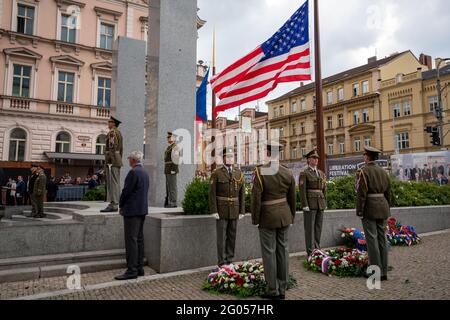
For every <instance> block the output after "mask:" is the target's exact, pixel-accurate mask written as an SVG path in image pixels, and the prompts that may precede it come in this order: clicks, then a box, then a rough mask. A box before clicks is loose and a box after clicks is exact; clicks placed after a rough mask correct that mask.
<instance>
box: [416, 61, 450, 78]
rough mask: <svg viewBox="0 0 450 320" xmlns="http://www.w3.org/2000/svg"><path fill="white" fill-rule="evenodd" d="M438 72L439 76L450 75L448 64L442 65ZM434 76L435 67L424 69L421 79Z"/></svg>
mask: <svg viewBox="0 0 450 320" xmlns="http://www.w3.org/2000/svg"><path fill="white" fill-rule="evenodd" d="M440 74H441V77H442V76H447V75H450V64H448V65H446V66H445V67H442V68H441V69H440ZM435 78H437V69H433V70H430V71H425V72H423V73H422V79H423V80H429V79H435Z"/></svg>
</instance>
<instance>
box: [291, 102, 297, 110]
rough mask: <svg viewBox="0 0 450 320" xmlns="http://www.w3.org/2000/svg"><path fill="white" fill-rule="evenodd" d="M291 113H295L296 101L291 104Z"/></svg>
mask: <svg viewBox="0 0 450 320" xmlns="http://www.w3.org/2000/svg"><path fill="white" fill-rule="evenodd" d="M291 113H297V102H296V101H293V102H292V104H291Z"/></svg>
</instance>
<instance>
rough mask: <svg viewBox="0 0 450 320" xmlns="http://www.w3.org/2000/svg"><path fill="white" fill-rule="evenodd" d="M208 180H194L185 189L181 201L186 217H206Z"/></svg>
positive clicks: (207, 211) (207, 210)
mask: <svg viewBox="0 0 450 320" xmlns="http://www.w3.org/2000/svg"><path fill="white" fill-rule="evenodd" d="M208 189H209V180H205V181H202V180H201V179H199V178H195V179H194V180H193V181H192V182H191V183H190V184H189V185H188V186H187V187H186V193H185V196H184V200H183V204H182V205H183V210H184V214H186V215H208V214H210V212H209V203H208V194H209V190H208Z"/></svg>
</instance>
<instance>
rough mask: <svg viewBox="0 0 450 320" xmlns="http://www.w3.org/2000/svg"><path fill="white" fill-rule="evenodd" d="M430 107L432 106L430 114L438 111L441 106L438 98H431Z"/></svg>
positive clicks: (429, 99) (429, 100)
mask: <svg viewBox="0 0 450 320" xmlns="http://www.w3.org/2000/svg"><path fill="white" fill-rule="evenodd" d="M428 105H429V106H430V112H434V111H436V110H437V108H438V106H439V101H438V97H437V96H434V97H429V98H428Z"/></svg>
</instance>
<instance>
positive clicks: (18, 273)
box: [0, 259, 126, 283]
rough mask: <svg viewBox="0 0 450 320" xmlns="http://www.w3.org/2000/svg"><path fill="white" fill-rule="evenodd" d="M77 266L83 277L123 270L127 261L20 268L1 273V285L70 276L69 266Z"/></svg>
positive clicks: (116, 260)
mask: <svg viewBox="0 0 450 320" xmlns="http://www.w3.org/2000/svg"><path fill="white" fill-rule="evenodd" d="M73 265H76V266H78V267H79V268H80V272H81V275H83V274H84V273H92V272H100V271H106V270H114V269H123V268H125V267H126V260H125V259H114V260H104V261H90V262H80V263H72V264H60V265H50V266H42V267H32V268H20V269H10V270H1V271H0V283H5V282H17V281H31V280H37V279H41V278H51V277H60V276H70V275H72V274H73V272H72V273H67V268H68V267H69V266H73Z"/></svg>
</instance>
